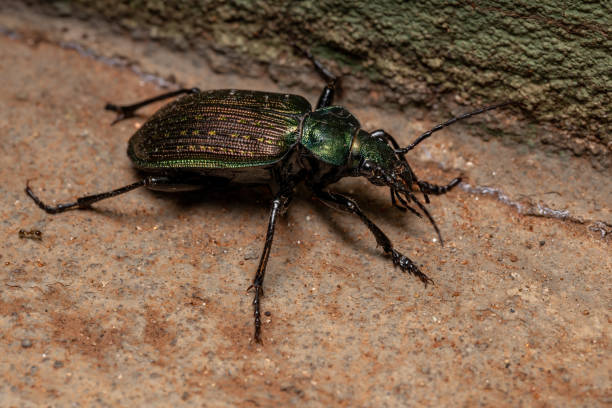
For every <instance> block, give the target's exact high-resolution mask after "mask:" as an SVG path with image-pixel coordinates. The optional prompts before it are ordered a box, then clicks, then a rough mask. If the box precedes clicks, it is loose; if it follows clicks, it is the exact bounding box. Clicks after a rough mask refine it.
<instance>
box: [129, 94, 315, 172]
mask: <svg viewBox="0 0 612 408" xmlns="http://www.w3.org/2000/svg"><path fill="white" fill-rule="evenodd" d="M310 110H311V107H310V103H308V101H307V100H306V99H304V98H303V97H301V96H298V95H286V94H276V93H268V92H256V91H237V90H217V91H204V92H200V93H196V94H191V95H187V96H184V97H182V98H179V99H177V100H175V101H174V102H171V103H169V104H168V105H166V106H164V107H163V108H162V109H160V110H159V111H158V112H157V113H155V114H154V115H153V116H152V117H151V118H150V119H149V120H147V121H146V122H145V123H144V124H143V125H142V127H141V128H140V129H139V130H138V131H137V132H136V133H135V134H134V135H133V136H132V138H131V139H130V142H129V145H128V155H129V157H130V159H132V161H133V162H134V164H135V165H136V167H138V168H142V169H147V168H157V169H159V168H191V169H194V168H203V169H215V168H240V167H252V166H259V165H266V164H272V163H275V162H277V161H278V160H280V159H281V158H282V157H283V156H284V155H285V153H287V151H288V150H289V148H290V147H291V146H293V145H294V144H295V143H296V142H297V140H298V133H299V127H300V121H301V120H302V117H303V116H304V114H306V113H307V112H310Z"/></svg>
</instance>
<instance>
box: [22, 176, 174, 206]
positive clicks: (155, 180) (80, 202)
mask: <svg viewBox="0 0 612 408" xmlns="http://www.w3.org/2000/svg"><path fill="white" fill-rule="evenodd" d="M167 184H173V182H172V180H171V179H169V178H168V177H147V178H145V179H143V180H140V181H137V182H136V183H132V184H129V185H127V186H124V187H120V188H116V189H114V190H111V191H107V192H105V193H100V194H93V195H88V196H84V197H79V198H77V200H76V201H74V202H71V203H62V204H58V205H55V206H53V205H48V204H45V203H44V202H43V201H42V200H41V199H40V198H38V196H37V195H36V194H34V192H33V191H32V189H30V185H29V182H28V183H26V188H25V192H26V194H27V195H28V196H30V198H31V199H32V200H34V202H35V203H36V205H38V206H39V207H40V208H41V209H43V210H45V211H46V212H47V213H49V214H57V213H61V212H64V211H66V210H71V209H74V208H88V207H90V206H91V205H92V204H93V203H95V202H98V201H100V200H104V199H106V198H111V197H115V196H118V195H120V194H123V193H127V192H128V191H132V190H134V189H136V188H138V187H144V186H146V187H153V186H160V185H167Z"/></svg>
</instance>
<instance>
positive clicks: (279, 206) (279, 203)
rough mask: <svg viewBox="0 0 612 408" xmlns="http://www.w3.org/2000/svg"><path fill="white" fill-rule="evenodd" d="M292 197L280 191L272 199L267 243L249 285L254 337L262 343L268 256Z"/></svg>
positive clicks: (257, 341)
mask: <svg viewBox="0 0 612 408" xmlns="http://www.w3.org/2000/svg"><path fill="white" fill-rule="evenodd" d="M290 198H291V192H290V193H289V194H282V193H279V194H277V196H276V197H275V198H274V200H273V201H272V208H271V209H270V220H269V221H268V232H267V233H266V243H265V244H264V249H263V252H262V253H261V258H260V259H259V266H258V267H257V273H256V274H255V278H254V279H253V284H252V285H251V286H250V287H249V289H251V288H253V290H254V292H255V295H254V296H253V316H254V318H255V333H254V335H253V339H254V340H255V342H256V343H261V311H260V298H261V297H262V296H263V281H264V276H265V274H266V266H267V265H268V258H269V257H270V249H271V248H272V240H273V239H274V228H275V227H276V219H277V217H278V215H279V214H282V213H283V212H284V211H285V210H286V207H287V205H288V204H289V201H290Z"/></svg>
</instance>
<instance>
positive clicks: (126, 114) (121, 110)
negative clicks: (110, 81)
mask: <svg viewBox="0 0 612 408" xmlns="http://www.w3.org/2000/svg"><path fill="white" fill-rule="evenodd" d="M194 93H200V89H199V88H189V89H187V88H183V89H178V90H176V91H172V92H167V93H165V94H161V95H157V96H154V97H153V98H149V99H145V100H144V101H141V102H137V103H134V104H132V105H115V104H112V103H107V104H106V106H105V107H104V109H106V110H109V111H113V112H117V117H116V118H115V120H113V122H112V123H111V126H112V125H114V124H115V123H117V122H120V121H122V120H124V119H129V118H133V117H134V116H135V112H136V111H137V110H138V109H140V108H142V107H143V106H146V105H149V104H151V103H154V102H158V101H162V100H164V99H168V98H173V97H175V96H178V95H182V94H194Z"/></svg>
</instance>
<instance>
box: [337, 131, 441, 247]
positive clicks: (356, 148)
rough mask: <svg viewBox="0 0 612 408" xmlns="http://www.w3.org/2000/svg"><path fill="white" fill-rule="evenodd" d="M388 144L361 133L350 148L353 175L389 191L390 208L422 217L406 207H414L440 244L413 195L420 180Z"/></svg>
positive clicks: (400, 154)
mask: <svg viewBox="0 0 612 408" xmlns="http://www.w3.org/2000/svg"><path fill="white" fill-rule="evenodd" d="M390 143H393V144H394V143H395V142H394V141H393V139H392V138H389V139H385V138H383V137H379V136H375V135H373V134H370V133H368V132H366V131H364V130H361V129H360V130H359V131H358V132H357V133H356V134H355V137H354V138H353V144H352V146H351V154H350V159H349V167H350V169H351V171H352V173H353V174H352V175H353V176H362V177H366V178H367V179H368V180H369V181H370V183H372V184H375V185H377V186H387V187H389V189H390V191H391V201H392V202H393V205H395V206H396V207H397V208H399V209H401V210H404V211H405V210H410V211H411V212H413V213H414V214H416V215H418V216H419V217H421V214H420V213H419V212H418V211H417V210H415V209H414V208H413V207H411V206H410V205H409V203H410V202H413V203H415V204H416V206H417V207H418V208H419V209H420V210H421V212H422V213H423V214H425V216H426V217H427V218H428V219H429V221H430V222H431V224H432V225H433V227H434V229H435V230H436V233H437V234H438V237H439V239H440V242H442V237H441V236H440V231H439V229H438V227H437V225H436V223H435V221H434V220H433V218H432V217H431V215H430V214H429V211H427V209H426V208H425V206H424V205H423V203H421V202H420V201H419V200H418V198H417V197H416V195H415V194H414V193H413V191H412V187H413V185H415V184H417V186H418V182H419V180H418V179H417V177H416V175H415V174H414V172H413V171H412V169H411V168H410V165H409V164H408V161H406V158H405V157H404V153H398V152H396V149H394V148H393V147H392V146H391V145H390ZM418 187H419V188H420V186H418ZM420 189H421V188H420ZM421 190H422V189H421ZM423 194H424V196H425V201H426V202H427V203H429V198H428V197H427V195H426V194H425V193H424V192H423Z"/></svg>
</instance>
